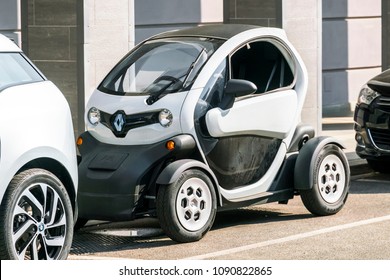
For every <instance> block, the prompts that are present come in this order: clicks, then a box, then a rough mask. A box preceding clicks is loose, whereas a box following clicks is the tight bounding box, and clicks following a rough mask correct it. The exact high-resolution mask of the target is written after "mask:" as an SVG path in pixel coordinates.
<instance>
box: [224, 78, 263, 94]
mask: <svg viewBox="0 0 390 280" xmlns="http://www.w3.org/2000/svg"><path fill="white" fill-rule="evenodd" d="M256 91H257V87H256V85H255V84H254V83H252V82H250V81H247V80H239V79H231V80H229V81H228V82H227V84H226V88H225V94H226V95H233V96H234V97H241V96H245V95H249V94H252V93H255V92H256Z"/></svg>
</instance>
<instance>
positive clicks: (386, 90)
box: [354, 69, 390, 173]
mask: <svg viewBox="0 0 390 280" xmlns="http://www.w3.org/2000/svg"><path fill="white" fill-rule="evenodd" d="M354 121H355V131H356V136H355V139H356V142H357V146H356V153H357V154H358V155H359V156H360V157H361V158H364V159H367V162H368V164H369V165H370V167H371V168H372V169H374V170H375V171H378V172H382V173H390V165H389V164H390V69H389V70H386V71H384V72H382V73H381V74H379V75H378V76H375V77H374V78H372V79H371V80H370V81H368V82H367V84H366V85H365V86H364V87H363V88H362V89H361V91H360V94H359V98H358V102H357V104H356V108H355V114H354Z"/></svg>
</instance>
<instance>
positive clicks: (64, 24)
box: [21, 0, 79, 134]
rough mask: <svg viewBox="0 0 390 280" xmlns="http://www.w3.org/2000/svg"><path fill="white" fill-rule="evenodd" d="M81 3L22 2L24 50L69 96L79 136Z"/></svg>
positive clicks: (60, 0) (53, 0) (57, 0)
mask: <svg viewBox="0 0 390 280" xmlns="http://www.w3.org/2000/svg"><path fill="white" fill-rule="evenodd" d="M76 2H77V0H29V1H22V2H21V3H22V7H21V8H22V14H23V15H24V16H23V17H22V27H23V28H22V29H23V32H22V47H23V51H24V52H25V53H26V54H27V55H28V56H29V58H30V59H31V60H32V61H33V62H34V63H35V64H36V65H37V66H38V68H39V69H40V70H41V71H42V72H43V74H44V75H45V76H46V77H47V78H48V79H49V80H51V81H53V82H54V83H55V84H56V85H57V86H58V87H59V88H60V90H61V91H62V93H63V94H64V95H65V97H66V99H67V100H68V102H69V105H70V107H71V111H72V117H73V124H74V127H75V133H76V134H77V132H78V131H77V124H78V116H79V114H78V97H77V61H76V60H77V20H76Z"/></svg>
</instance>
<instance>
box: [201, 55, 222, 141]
mask: <svg viewBox="0 0 390 280" xmlns="http://www.w3.org/2000/svg"><path fill="white" fill-rule="evenodd" d="M226 65H227V60H226V59H225V60H224V61H223V62H222V63H221V64H220V65H219V66H218V67H217V69H216V70H215V72H214V73H213V75H212V76H211V77H210V79H209V81H208V82H207V84H206V86H205V87H204V89H203V92H202V94H201V95H200V98H199V100H198V103H197V104H196V107H195V115H194V119H195V128H196V130H197V132H198V134H199V135H202V136H206V137H207V136H209V133H208V131H207V128H206V123H205V115H206V113H207V112H208V111H209V110H210V109H212V108H215V107H218V106H219V104H220V103H221V101H222V98H223V92H224V89H225V86H226V82H227V67H226ZM203 148H205V147H203Z"/></svg>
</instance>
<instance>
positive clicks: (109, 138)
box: [85, 90, 188, 145]
mask: <svg viewBox="0 0 390 280" xmlns="http://www.w3.org/2000/svg"><path fill="white" fill-rule="evenodd" d="M187 93H188V92H179V93H173V94H168V95H166V96H165V97H163V98H161V99H160V100H159V101H158V102H156V103H154V104H153V105H147V104H146V99H147V98H148V96H130V97H129V96H116V95H109V94H105V93H102V92H100V91H99V90H95V92H94V94H93V95H92V97H91V98H90V100H89V102H88V104H87V111H88V109H89V108H91V107H93V106H95V107H97V108H98V109H99V110H101V111H103V112H106V113H109V114H111V115H112V114H114V113H115V112H116V111H118V110H123V111H124V112H125V113H126V114H137V113H144V112H150V111H158V110H162V109H169V110H170V111H171V112H172V115H173V121H172V124H171V125H170V126H169V127H162V126H161V125H160V124H159V123H156V124H152V125H148V126H143V127H139V128H135V129H131V130H130V131H129V132H128V133H127V134H126V136H125V137H124V138H117V137H115V135H114V134H113V132H112V131H111V130H110V129H109V128H107V127H106V126H104V125H103V124H101V123H99V124H98V125H92V124H90V123H89V121H88V117H87V116H86V118H85V123H86V124H87V130H88V131H89V132H90V133H91V134H92V135H93V136H94V137H95V138H96V139H97V140H99V141H101V142H104V143H108V144H115V145H147V144H152V143H156V142H159V141H163V140H165V139H167V138H169V137H172V136H175V135H178V134H180V133H182V129H181V125H180V113H181V106H182V104H183V102H184V99H185V98H186V96H187Z"/></svg>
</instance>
